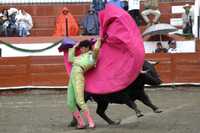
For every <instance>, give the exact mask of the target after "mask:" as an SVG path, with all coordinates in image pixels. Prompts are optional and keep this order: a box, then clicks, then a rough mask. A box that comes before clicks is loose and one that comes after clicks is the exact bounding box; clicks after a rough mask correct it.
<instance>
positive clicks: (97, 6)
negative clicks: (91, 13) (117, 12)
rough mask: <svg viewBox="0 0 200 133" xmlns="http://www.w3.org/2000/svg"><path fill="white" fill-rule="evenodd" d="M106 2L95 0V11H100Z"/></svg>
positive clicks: (93, 2) (93, 3)
mask: <svg viewBox="0 0 200 133" xmlns="http://www.w3.org/2000/svg"><path fill="white" fill-rule="evenodd" d="M105 3H106V2H104V1H103V0H93V1H92V5H93V6H94V7H93V8H94V9H95V11H96V12H97V13H98V12H99V11H101V10H102V9H103V8H104V7H105Z"/></svg>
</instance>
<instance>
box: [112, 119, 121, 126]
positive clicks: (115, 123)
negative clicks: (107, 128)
mask: <svg viewBox="0 0 200 133" xmlns="http://www.w3.org/2000/svg"><path fill="white" fill-rule="evenodd" d="M120 123H121V120H116V121H113V122H111V123H109V125H119V124H120Z"/></svg>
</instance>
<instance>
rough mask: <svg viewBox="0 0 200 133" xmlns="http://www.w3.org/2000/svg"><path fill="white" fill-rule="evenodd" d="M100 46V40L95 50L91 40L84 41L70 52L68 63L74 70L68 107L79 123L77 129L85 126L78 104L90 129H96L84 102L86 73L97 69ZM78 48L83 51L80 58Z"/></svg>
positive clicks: (68, 92)
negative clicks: (77, 54)
mask: <svg viewBox="0 0 200 133" xmlns="http://www.w3.org/2000/svg"><path fill="white" fill-rule="evenodd" d="M100 45H101V41H100V39H97V41H96V43H95V45H94V48H92V46H91V42H90V41H89V40H84V41H81V42H80V43H78V44H76V45H75V46H74V47H73V48H70V49H69V51H68V61H69V62H71V63H72V69H71V73H70V79H69V84H68V91H67V106H68V108H69V110H70V111H71V112H72V114H73V117H74V118H75V119H76V120H77V122H78V126H77V128H84V127H85V126H84V122H83V119H82V118H81V115H80V112H79V111H78V110H77V108H76V104H77V105H78V106H79V107H80V108H81V111H82V112H83V115H84V116H85V117H86V119H87V120H88V124H89V128H94V127H95V124H94V121H93V118H92V117H91V115H90V113H89V109H88V106H87V104H86V103H85V100H84V88H85V78H84V73H85V72H87V71H88V70H90V69H92V68H94V67H95V65H96V61H97V56H98V53H99V48H100ZM77 47H78V48H80V51H81V54H80V55H79V56H75V51H76V48H77Z"/></svg>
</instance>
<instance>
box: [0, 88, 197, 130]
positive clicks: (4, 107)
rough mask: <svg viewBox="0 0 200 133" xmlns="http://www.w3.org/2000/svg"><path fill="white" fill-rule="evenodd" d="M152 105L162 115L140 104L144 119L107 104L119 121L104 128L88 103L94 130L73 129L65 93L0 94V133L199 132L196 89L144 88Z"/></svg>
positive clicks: (29, 92)
mask: <svg viewBox="0 0 200 133" xmlns="http://www.w3.org/2000/svg"><path fill="white" fill-rule="evenodd" d="M146 92H147V93H148V94H149V96H150V98H151V100H152V101H153V103H154V104H156V105H157V106H159V107H160V108H161V109H162V110H163V111H164V112H163V113H161V114H155V113H153V111H152V110H151V109H149V108H148V107H146V106H145V105H143V104H142V103H140V102H137V104H138V107H139V108H140V110H142V112H143V113H144V115H145V116H144V117H142V118H136V116H135V113H134V111H132V110H131V109H130V108H128V107H127V106H125V105H117V104H111V105H110V106H109V108H108V110H107V114H108V115H109V116H110V117H111V118H112V119H113V120H117V119H121V120H122V123H121V125H119V126H108V125H107V123H105V122H104V121H103V120H102V119H101V118H100V117H99V116H98V115H96V113H95V109H96V104H95V103H92V102H89V103H88V104H89V107H90V109H91V112H92V115H93V116H94V119H95V122H96V129H94V130H91V129H85V130H75V129H74V128H71V127H70V128H69V127H68V126H67V124H68V123H69V122H70V120H71V114H70V113H69V111H68V110H67V108H66V91H57V90H29V91H18V92H13V91H9V92H7V91H6V92H5V91H3V92H2V91H1V92H0V133H80V132H82V133H88V132H91V133H200V126H199V125H200V124H199V122H200V87H177V88H170V87H168V88H167V87H165V88H157V89H146Z"/></svg>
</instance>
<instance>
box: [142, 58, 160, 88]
mask: <svg viewBox="0 0 200 133" xmlns="http://www.w3.org/2000/svg"><path fill="white" fill-rule="evenodd" d="M156 64H158V62H149V61H146V60H145V61H144V65H143V70H142V71H141V73H140V75H141V76H142V77H143V79H144V83H145V84H148V85H160V84H161V83H162V81H161V80H160V76H159V75H158V73H157V72H156V69H155V67H154V65H156Z"/></svg>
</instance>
